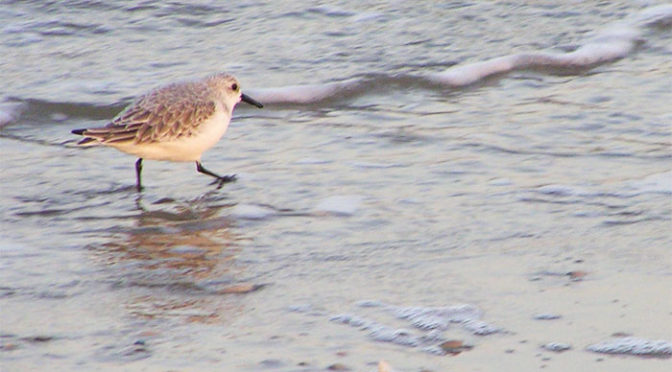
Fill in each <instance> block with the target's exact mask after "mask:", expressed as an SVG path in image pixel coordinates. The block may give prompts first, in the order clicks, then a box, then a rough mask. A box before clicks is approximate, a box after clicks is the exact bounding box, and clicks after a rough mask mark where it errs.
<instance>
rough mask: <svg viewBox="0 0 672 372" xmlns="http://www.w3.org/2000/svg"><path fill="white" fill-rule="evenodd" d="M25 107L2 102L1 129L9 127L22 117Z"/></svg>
mask: <svg viewBox="0 0 672 372" xmlns="http://www.w3.org/2000/svg"><path fill="white" fill-rule="evenodd" d="M22 111H23V105H22V104H20V103H14V102H0V128H3V127H4V126H6V125H9V124H11V123H13V122H15V121H16V120H18V119H19V116H21V112H22Z"/></svg>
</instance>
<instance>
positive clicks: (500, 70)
mask: <svg viewBox="0 0 672 372" xmlns="http://www.w3.org/2000/svg"><path fill="white" fill-rule="evenodd" d="M315 11H316V12H320V13H324V14H328V15H339V16H351V15H352V14H350V13H344V14H341V13H340V11H337V10H333V9H331V8H325V7H316V8H315ZM661 24H663V25H666V24H672V4H666V5H661V6H655V7H651V8H648V9H645V10H643V11H641V12H640V13H637V14H635V15H633V16H631V17H628V18H626V19H625V20H619V21H616V22H614V23H612V24H611V25H609V26H607V27H605V28H604V29H602V30H600V31H598V32H596V33H594V35H593V36H592V37H590V38H588V39H586V41H585V42H584V43H583V44H582V45H581V46H579V47H578V48H577V49H575V50H574V51H571V52H567V53H554V52H543V51H531V52H528V53H519V54H511V55H505V56H500V57H494V58H491V59H487V60H484V61H479V62H473V63H466V64H460V65H457V66H454V67H451V68H449V69H447V70H445V71H443V72H438V73H429V74H425V75H421V76H410V78H411V79H417V80H419V81H423V80H424V81H428V82H430V83H432V84H440V85H444V86H448V87H455V88H457V87H463V86H467V85H471V84H474V83H477V82H479V81H481V80H483V79H485V78H487V77H490V76H493V75H498V74H505V73H508V72H511V71H514V70H520V69H530V68H544V69H554V68H555V69H586V68H592V67H595V66H597V65H599V64H602V63H607V62H612V61H615V60H618V59H621V58H624V57H626V56H627V55H628V54H630V53H631V52H632V51H633V50H634V48H635V46H636V45H637V42H639V41H641V40H642V36H641V34H642V32H643V28H644V27H651V26H653V25H661ZM377 76H378V77H381V76H382V77H383V78H384V79H389V80H395V76H389V75H387V74H385V73H383V74H377ZM403 79H404V80H408V79H409V76H408V75H406V76H404V77H403ZM376 85H377V84H373V83H371V81H369V80H367V79H365V78H352V79H350V80H346V81H342V82H332V83H326V84H311V85H294V86H286V87H277V88H264V89H250V90H248V91H247V92H248V93H249V94H250V95H252V96H253V97H255V98H257V99H258V100H259V101H261V102H263V103H265V104H282V103H285V104H310V103H316V102H320V101H324V100H327V99H332V98H342V97H343V96H344V95H347V94H348V93H349V92H350V93H352V92H356V91H357V90H366V89H367V87H369V86H376Z"/></svg>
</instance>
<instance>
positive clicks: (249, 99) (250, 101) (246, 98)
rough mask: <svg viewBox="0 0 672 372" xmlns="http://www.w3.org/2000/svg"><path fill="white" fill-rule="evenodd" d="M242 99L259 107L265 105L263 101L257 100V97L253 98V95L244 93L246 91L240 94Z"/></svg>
mask: <svg viewBox="0 0 672 372" xmlns="http://www.w3.org/2000/svg"><path fill="white" fill-rule="evenodd" d="M240 100H241V101H243V102H247V103H249V104H250V105H252V106H257V107H259V108H262V107H264V105H262V104H261V102H259V101H257V100H256V99H254V98H252V97H250V96H248V95H247V94H244V93H243V94H241V95H240Z"/></svg>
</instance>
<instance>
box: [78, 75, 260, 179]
mask: <svg viewBox="0 0 672 372" xmlns="http://www.w3.org/2000/svg"><path fill="white" fill-rule="evenodd" d="M240 101H243V102H246V103H249V104H251V105H254V106H256V107H259V108H262V107H263V105H262V104H261V103H260V102H258V101H256V100H254V99H252V98H250V97H249V96H247V95H245V94H243V93H242V92H241V90H240V83H238V80H236V78H235V77H233V76H232V75H228V74H224V73H220V74H215V75H211V76H208V77H206V78H203V79H200V80H196V81H192V82H184V83H174V84H170V85H166V86H162V87H159V88H156V89H154V90H151V91H149V92H147V93H146V94H144V95H142V96H140V97H138V98H137V99H136V100H135V101H134V102H133V103H131V104H130V105H129V106H128V107H126V108H125V109H124V110H123V111H122V112H120V113H119V114H118V115H117V116H115V117H114V118H113V119H112V121H111V122H110V123H108V124H107V125H105V126H104V127H100V128H88V129H75V130H73V131H72V133H73V134H79V135H82V136H84V137H85V138H84V139H83V140H81V141H79V142H78V145H81V146H96V145H104V146H110V147H114V148H115V149H117V150H119V151H122V152H125V153H127V154H131V155H135V156H137V157H138V160H137V161H136V162H135V175H136V186H137V190H138V191H142V181H141V173H142V160H143V159H150V160H166V161H174V162H187V161H194V162H196V170H197V171H198V172H200V173H203V174H207V175H209V176H211V177H215V181H214V183H217V184H218V188H219V187H221V186H222V185H223V184H225V183H227V182H232V181H235V179H236V176H235V175H227V176H220V175H218V174H216V173H213V172H211V171H209V170H207V169H205V168H204V167H203V165H202V164H201V155H202V154H203V152H205V151H206V150H208V149H209V148H211V147H212V146H214V145H215V143H217V141H219V139H220V138H221V137H222V136H223V135H224V133H225V132H226V129H227V128H228V127H229V123H230V121H231V115H232V113H233V108H234V107H235V106H236V104H237V103H238V102H240Z"/></svg>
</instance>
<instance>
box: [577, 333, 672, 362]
mask: <svg viewBox="0 0 672 372" xmlns="http://www.w3.org/2000/svg"><path fill="white" fill-rule="evenodd" d="M587 349H588V350H589V351H592V352H595V353H604V354H627V355H637V356H649V357H661V358H669V357H670V356H672V342H670V341H666V340H645V339H643V338H636V337H619V338H614V339H611V340H607V341H602V342H599V343H597V344H593V345H590V346H588V348H587Z"/></svg>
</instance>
